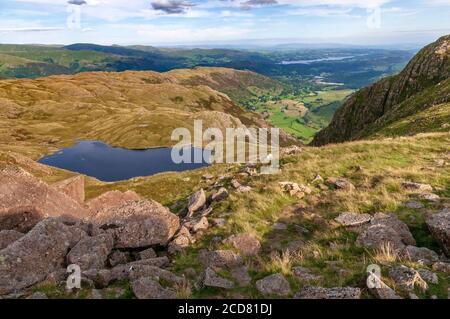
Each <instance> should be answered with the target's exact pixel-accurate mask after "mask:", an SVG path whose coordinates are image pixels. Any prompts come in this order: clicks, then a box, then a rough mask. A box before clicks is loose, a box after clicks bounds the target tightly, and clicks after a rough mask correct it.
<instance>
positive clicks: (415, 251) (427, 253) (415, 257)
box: [402, 246, 439, 265]
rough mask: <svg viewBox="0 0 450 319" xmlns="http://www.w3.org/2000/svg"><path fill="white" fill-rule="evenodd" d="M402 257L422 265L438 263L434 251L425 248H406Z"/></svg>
mask: <svg viewBox="0 0 450 319" xmlns="http://www.w3.org/2000/svg"><path fill="white" fill-rule="evenodd" d="M402 255H403V256H404V257H405V258H407V259H409V260H411V261H414V262H418V263H421V264H423V265H432V264H434V263H435V262H437V261H439V256H438V254H437V253H435V252H434V251H432V250H430V249H428V248H425V247H420V248H419V247H416V246H407V247H406V248H405V250H404V251H403V253H402Z"/></svg>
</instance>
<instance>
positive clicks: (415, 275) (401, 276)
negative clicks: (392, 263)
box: [388, 265, 428, 290]
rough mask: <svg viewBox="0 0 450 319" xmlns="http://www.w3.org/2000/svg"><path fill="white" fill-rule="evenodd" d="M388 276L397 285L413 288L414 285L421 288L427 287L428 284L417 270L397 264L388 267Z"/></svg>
mask: <svg viewBox="0 0 450 319" xmlns="http://www.w3.org/2000/svg"><path fill="white" fill-rule="evenodd" d="M388 273H389V277H390V278H391V279H392V280H393V281H394V282H395V283H396V284H397V285H399V286H401V287H403V288H405V289H408V290H413V289H414V287H415V286H418V287H420V288H421V289H422V290H427V289H428V284H427V283H426V282H425V281H424V280H423V278H422V277H421V276H420V274H419V272H418V271H416V270H415V269H412V268H409V267H406V266H403V265H401V266H398V267H393V268H390V269H389V272H388Z"/></svg>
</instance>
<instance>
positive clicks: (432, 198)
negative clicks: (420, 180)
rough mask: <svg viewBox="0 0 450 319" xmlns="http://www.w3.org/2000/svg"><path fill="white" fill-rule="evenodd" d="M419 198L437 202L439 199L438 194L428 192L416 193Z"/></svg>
mask: <svg viewBox="0 0 450 319" xmlns="http://www.w3.org/2000/svg"><path fill="white" fill-rule="evenodd" d="M417 196H418V197H419V198H420V199H423V200H426V201H429V202H432V203H439V202H440V201H441V198H440V197H439V195H436V194H430V193H421V194H418V195H417Z"/></svg>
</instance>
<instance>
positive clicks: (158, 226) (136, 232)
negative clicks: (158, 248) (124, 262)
mask: <svg viewBox="0 0 450 319" xmlns="http://www.w3.org/2000/svg"><path fill="white" fill-rule="evenodd" d="M94 222H95V223H96V224H98V225H99V227H100V228H101V229H104V230H105V231H106V232H107V233H109V234H111V235H112V236H113V238H114V242H115V244H114V247H115V248H139V247H148V246H152V245H166V244H167V243H168V242H169V241H170V240H171V239H172V237H173V236H174V235H175V233H176V232H177V231H178V229H179V227H180V220H179V218H178V216H176V215H174V214H172V213H171V212H170V211H169V209H168V208H166V207H164V206H162V205H161V204H159V203H157V202H155V201H136V202H128V203H126V204H124V205H122V206H120V207H117V208H115V209H112V210H108V211H100V212H99V213H98V214H97V215H96V216H95V219H94Z"/></svg>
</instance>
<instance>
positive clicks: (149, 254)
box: [136, 248, 158, 260]
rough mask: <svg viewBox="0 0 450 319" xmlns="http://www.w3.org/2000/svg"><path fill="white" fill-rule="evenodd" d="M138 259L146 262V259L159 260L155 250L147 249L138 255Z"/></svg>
mask: <svg viewBox="0 0 450 319" xmlns="http://www.w3.org/2000/svg"><path fill="white" fill-rule="evenodd" d="M136 257H137V259H140V260H145V259H151V258H157V257H158V256H157V255H156V252H155V250H154V249H153V248H147V249H145V250H142V251H140V252H138V253H136Z"/></svg>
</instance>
